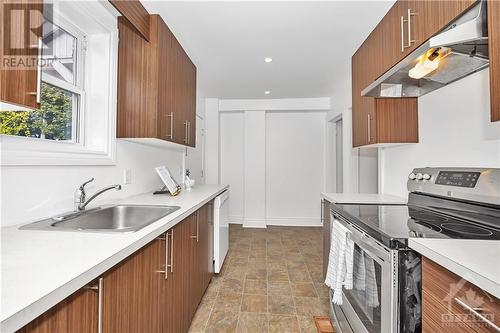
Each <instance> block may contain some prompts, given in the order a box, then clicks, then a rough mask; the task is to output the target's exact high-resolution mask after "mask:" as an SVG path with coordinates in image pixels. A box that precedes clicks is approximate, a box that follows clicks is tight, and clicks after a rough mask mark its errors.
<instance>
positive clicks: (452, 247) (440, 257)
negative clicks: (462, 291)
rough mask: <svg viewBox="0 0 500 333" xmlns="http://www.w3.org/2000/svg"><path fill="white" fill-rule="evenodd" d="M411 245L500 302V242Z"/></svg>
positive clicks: (411, 242)
mask: <svg viewBox="0 0 500 333" xmlns="http://www.w3.org/2000/svg"><path fill="white" fill-rule="evenodd" d="M408 245H409V247H410V248H412V249H414V250H415V251H417V252H419V253H420V254H422V255H423V256H425V257H427V258H429V259H431V260H432V261H434V262H436V263H438V264H440V265H441V266H443V267H445V268H446V269H448V270H449V271H451V272H453V273H455V274H457V275H458V276H460V277H462V278H464V279H465V280H467V281H469V282H470V283H472V284H475V285H476V286H478V287H479V288H481V289H483V290H485V291H487V292H489V293H490V294H492V295H493V296H495V297H497V298H499V299H500V241H495V240H489V241H488V240H473V239H430V238H410V239H409V240H408Z"/></svg>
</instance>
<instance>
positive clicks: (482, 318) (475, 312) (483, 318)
mask: <svg viewBox="0 0 500 333" xmlns="http://www.w3.org/2000/svg"><path fill="white" fill-rule="evenodd" d="M454 300H455V302H457V303H458V304H459V305H460V306H461V307H462V308H464V309H465V310H467V311H469V312H471V313H473V314H474V316H476V317H478V318H479V319H481V321H482V322H484V323H485V324H486V325H488V326H489V327H491V328H493V329H494V330H495V331H497V332H500V327H498V326H497V325H496V324H495V323H494V322H492V321H491V320H489V319H488V318H486V317H485V316H483V315H482V314H480V313H479V312H478V311H476V309H474V308H473V307H471V306H469V305H467V304H465V303H464V302H463V301H462V300H460V299H458V298H456V297H455V298H454Z"/></svg>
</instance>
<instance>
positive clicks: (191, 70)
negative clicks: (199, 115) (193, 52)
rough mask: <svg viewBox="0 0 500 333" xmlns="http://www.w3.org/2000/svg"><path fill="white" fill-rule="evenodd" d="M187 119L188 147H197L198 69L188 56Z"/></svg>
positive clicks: (186, 73) (186, 72)
mask: <svg viewBox="0 0 500 333" xmlns="http://www.w3.org/2000/svg"><path fill="white" fill-rule="evenodd" d="M185 75H186V79H187V84H186V89H187V90H186V93H187V94H186V119H187V121H188V124H189V125H188V138H189V139H188V146H191V147H195V146H196V67H195V65H194V64H193V62H192V61H191V59H189V57H188V56H187V55H186V71H185Z"/></svg>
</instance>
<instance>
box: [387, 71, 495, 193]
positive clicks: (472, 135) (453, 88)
mask: <svg viewBox="0 0 500 333" xmlns="http://www.w3.org/2000/svg"><path fill="white" fill-rule="evenodd" d="M418 103H419V107H418V108H419V141H420V143H418V144H412V145H404V146H399V147H391V148H384V149H381V150H380V177H381V179H380V183H381V192H383V193H388V194H395V195H400V196H406V195H407V193H408V192H407V190H406V180H407V176H408V174H409V173H410V172H411V170H412V169H413V168H415V167H426V166H429V167H446V166H448V167H455V166H456V167H496V168H499V167H500V122H496V123H491V122H490V107H489V72H488V70H483V71H481V72H479V73H476V74H473V75H471V76H468V77H466V78H464V79H462V80H459V81H457V82H455V83H452V84H451V85H449V86H447V87H444V88H441V89H439V90H436V91H433V92H432V93H430V94H428V95H425V96H422V97H421V98H420V99H419V101H418Z"/></svg>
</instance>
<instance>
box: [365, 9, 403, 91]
mask: <svg viewBox="0 0 500 333" xmlns="http://www.w3.org/2000/svg"><path fill="white" fill-rule="evenodd" d="M407 8H408V1H406V0H399V1H397V2H396V3H395V4H394V5H393V6H392V7H391V9H390V10H389V12H388V13H387V14H386V15H385V17H384V18H383V19H382V21H381V22H380V23H379V25H378V26H377V27H376V28H375V30H374V32H373V33H372V35H371V36H370V37H372V38H373V39H374V43H373V46H372V48H373V51H372V52H373V54H374V56H375V59H374V61H373V62H374V63H377V62H379V63H380V66H379V68H377V72H376V73H375V74H376V75H374V77H372V78H370V79H371V80H370V83H371V82H372V81H374V80H375V79H377V78H378V77H379V76H380V75H382V74H383V73H385V72H386V71H387V70H389V69H390V68H391V67H392V66H394V65H395V64H396V63H398V62H399V61H400V60H401V59H403V58H404V57H405V56H406V55H407V54H408V53H409V47H408V44H409V42H408V29H407V28H408V25H407V21H406V18H405V17H406V13H407Z"/></svg>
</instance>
